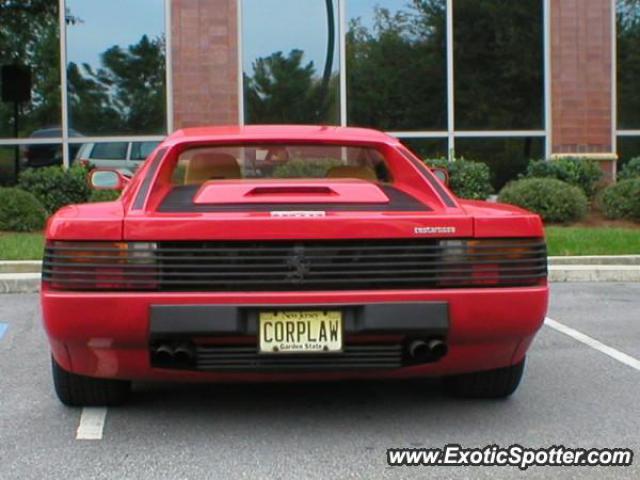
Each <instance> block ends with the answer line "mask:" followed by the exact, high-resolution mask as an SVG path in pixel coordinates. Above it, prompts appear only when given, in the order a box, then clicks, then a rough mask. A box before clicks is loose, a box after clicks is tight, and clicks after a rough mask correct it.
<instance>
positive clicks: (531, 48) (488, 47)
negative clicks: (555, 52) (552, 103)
mask: <svg viewBox="0 0 640 480" xmlns="http://www.w3.org/2000/svg"><path fill="white" fill-rule="evenodd" d="M542 8H543V2H542V1H541V0H518V1H505V0H455V2H453V32H454V70H455V112H456V120H455V121H456V129H458V130H518V129H542V128H543V126H544V121H543V118H544V115H543V110H544V62H543V41H544V37H543V12H542Z"/></svg>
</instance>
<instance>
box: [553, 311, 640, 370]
mask: <svg viewBox="0 0 640 480" xmlns="http://www.w3.org/2000/svg"><path fill="white" fill-rule="evenodd" d="M544 323H545V325H547V326H549V327H551V328H553V329H554V330H557V331H558V332H560V333H564V334H565V335H569V336H570V337H571V338H573V339H575V340H577V341H579V342H582V343H584V344H585V345H587V346H589V347H591V348H593V349H594V350H598V351H599V352H602V353H604V354H605V355H608V356H610V357H611V358H613V359H615V360H617V361H619V362H620V363H624V364H625V365H628V366H629V367H631V368H635V369H636V370H638V371H640V360H638V359H637V358H633V357H632V356H631V355H627V354H626V353H622V352H621V351H619V350H616V349H615V348H612V347H610V346H608V345H605V344H604V343H602V342H599V341H598V340H596V339H595V338H591V337H590V336H589V335H585V334H584V333H582V332H579V331H578V330H574V329H573V328H571V327H567V326H566V325H563V324H562V323H559V322H556V321H555V320H553V319H551V318H549V317H547V318H546V319H545V321H544Z"/></svg>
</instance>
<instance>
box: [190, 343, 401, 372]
mask: <svg viewBox="0 0 640 480" xmlns="http://www.w3.org/2000/svg"><path fill="white" fill-rule="evenodd" d="M402 365H403V350H402V346H401V345H395V344H394V345H345V347H344V351H343V352H341V353H336V354H319V355H315V354H304V355H297V354H281V355H264V354H259V353H258V352H257V349H256V347H255V346H254V347H251V346H235V345H233V346H229V345H225V346H199V347H197V348H196V358H195V366H194V368H195V369H196V370H203V371H244V370H250V371H261V370H262V371H275V370H277V371H286V370H293V371H295V370H317V371H330V370H362V369H370V368H375V369H393V368H400V367H401V366H402Z"/></svg>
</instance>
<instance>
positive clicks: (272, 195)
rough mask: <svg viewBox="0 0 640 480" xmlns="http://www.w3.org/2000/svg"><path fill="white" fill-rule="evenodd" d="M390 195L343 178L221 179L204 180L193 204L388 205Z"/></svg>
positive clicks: (356, 180)
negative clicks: (329, 179)
mask: <svg viewBox="0 0 640 480" xmlns="http://www.w3.org/2000/svg"><path fill="white" fill-rule="evenodd" d="M389 201H390V200H389V197H388V196H387V195H386V194H385V192H383V191H382V189H381V188H380V187H379V186H378V185H376V184H374V183H371V182H367V181H365V180H358V179H340V180H331V181H327V180H278V181H273V180H267V181H265V180H254V181H246V180H218V181H210V182H206V183H204V184H203V185H202V186H201V187H200V189H199V190H198V191H197V192H196V194H195V196H194V197H193V203H194V205H242V204H252V205H256V204H388V203H389Z"/></svg>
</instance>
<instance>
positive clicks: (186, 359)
mask: <svg viewBox="0 0 640 480" xmlns="http://www.w3.org/2000/svg"><path fill="white" fill-rule="evenodd" d="M173 355H174V358H175V361H176V363H180V364H183V365H184V364H189V363H191V362H193V359H194V358H195V351H194V349H193V346H192V345H190V344H188V343H181V344H180V345H178V346H177V347H176V348H175V350H174V353H173Z"/></svg>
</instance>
